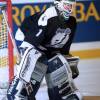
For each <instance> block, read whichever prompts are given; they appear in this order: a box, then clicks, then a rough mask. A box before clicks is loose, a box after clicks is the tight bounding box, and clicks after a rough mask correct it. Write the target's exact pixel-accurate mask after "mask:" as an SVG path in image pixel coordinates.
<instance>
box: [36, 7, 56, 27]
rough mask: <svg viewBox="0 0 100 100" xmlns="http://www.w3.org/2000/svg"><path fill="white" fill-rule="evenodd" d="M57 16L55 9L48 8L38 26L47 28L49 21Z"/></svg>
mask: <svg viewBox="0 0 100 100" xmlns="http://www.w3.org/2000/svg"><path fill="white" fill-rule="evenodd" d="M55 16H57V12H56V9H55V7H50V8H48V9H47V10H46V11H45V12H44V13H43V14H42V15H41V16H40V18H39V20H38V25H39V26H46V25H47V23H48V20H49V19H50V18H52V17H55Z"/></svg>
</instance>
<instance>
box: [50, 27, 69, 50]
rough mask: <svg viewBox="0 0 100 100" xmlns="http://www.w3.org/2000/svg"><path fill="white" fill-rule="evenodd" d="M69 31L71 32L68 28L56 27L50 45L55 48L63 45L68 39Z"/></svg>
mask: <svg viewBox="0 0 100 100" xmlns="http://www.w3.org/2000/svg"><path fill="white" fill-rule="evenodd" d="M70 33H71V29H70V28H66V29H61V28H58V29H57V31H56V34H55V35H54V37H53V38H52V40H51V44H50V46H52V47H55V48H62V47H63V46H64V45H65V43H66V42H67V41H68V40H69V35H70Z"/></svg>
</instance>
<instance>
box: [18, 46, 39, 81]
mask: <svg viewBox="0 0 100 100" xmlns="http://www.w3.org/2000/svg"><path fill="white" fill-rule="evenodd" d="M40 57H41V53H40V52H39V51H37V50H36V49H34V48H33V47H26V48H24V54H23V55H22V57H21V61H20V64H19V65H18V68H17V69H18V72H17V76H18V77H19V78H20V79H22V80H24V81H25V82H26V83H28V82H30V79H31V75H32V73H33V70H34V68H35V67H36V66H35V65H36V63H37V60H38V59H39V58H40Z"/></svg>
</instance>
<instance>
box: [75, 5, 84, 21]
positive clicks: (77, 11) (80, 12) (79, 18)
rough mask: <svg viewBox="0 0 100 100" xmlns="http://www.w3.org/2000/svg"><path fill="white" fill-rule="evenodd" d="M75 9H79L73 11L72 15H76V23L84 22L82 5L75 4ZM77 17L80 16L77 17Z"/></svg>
mask: <svg viewBox="0 0 100 100" xmlns="http://www.w3.org/2000/svg"><path fill="white" fill-rule="evenodd" d="M76 7H79V8H80V9H77V10H75V12H74V15H75V13H76V18H77V21H78V22H81V21H84V17H85V13H84V5H83V4H82V3H77V4H76ZM77 15H80V16H79V17H77Z"/></svg>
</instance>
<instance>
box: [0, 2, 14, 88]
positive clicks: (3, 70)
mask: <svg viewBox="0 0 100 100" xmlns="http://www.w3.org/2000/svg"><path fill="white" fill-rule="evenodd" d="M5 6H6V7H5ZM2 7H4V8H3V9H4V10H5V11H6V16H7V20H8V23H9V25H10V27H11V28H12V6H11V1H10V0H0V89H1V88H2V89H3V88H7V86H8V83H9V82H10V81H11V79H12V77H13V75H14V70H13V68H14V59H13V44H12V41H11V38H10V35H9V32H8V31H7V25H6V22H5V19H4V16H3V13H2V10H1V8H2Z"/></svg>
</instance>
